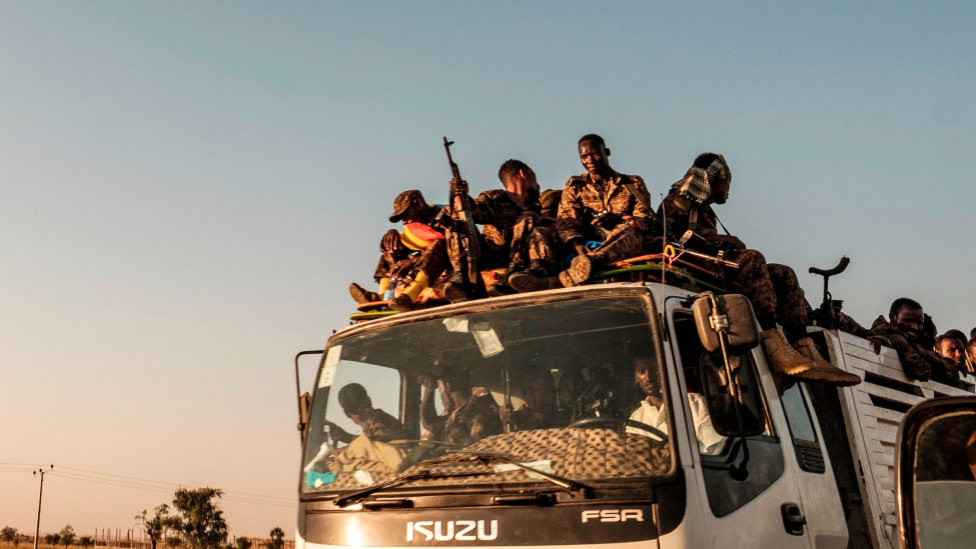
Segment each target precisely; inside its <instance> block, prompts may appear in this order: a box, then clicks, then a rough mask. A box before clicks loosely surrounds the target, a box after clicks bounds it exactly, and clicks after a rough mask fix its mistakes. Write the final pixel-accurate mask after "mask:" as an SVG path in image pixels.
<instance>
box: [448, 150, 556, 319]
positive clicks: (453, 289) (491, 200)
mask: <svg viewBox="0 0 976 549" xmlns="http://www.w3.org/2000/svg"><path fill="white" fill-rule="evenodd" d="M498 179H499V180H500V181H501V182H502V185H504V187H505V188H504V189H491V190H488V191H485V192H483V193H481V194H480V195H478V198H476V199H475V200H474V211H473V212H472V214H473V218H474V221H475V223H478V224H480V225H482V226H483V227H482V234H483V235H484V240H483V242H484V244H483V248H482V261H481V264H480V265H479V267H480V268H482V269H485V270H487V269H498V270H499V271H500V273H501V274H500V275H499V276H498V277H497V280H496V282H495V283H494V284H490V283H489V286H488V294H489V295H501V294H505V293H512V288H510V287H509V283H510V282H511V280H510V275H511V274H512V273H521V272H529V273H531V274H533V275H535V276H538V277H546V276H552V275H555V272H554V271H555V267H556V252H555V248H556V244H557V240H556V232H555V224H554V223H553V222H552V220H550V219H547V218H545V217H544V216H542V215H541V213H542V204H541V203H540V201H539V198H540V194H539V183H538V181H537V180H536V175H535V172H534V171H533V170H532V168H530V167H529V166H528V165H527V164H526V163H525V162H522V161H521V160H515V159H511V160H507V161H506V162H505V163H504V164H502V165H501V167H500V168H499V169H498ZM459 190H460V191H461V192H465V193H466V192H467V188H466V186H465V185H464V183H463V182H462V185H461V188H460V189H459ZM542 289H544V288H542ZM522 291H524V290H522ZM444 292H445V294H446V295H447V297H448V299H450V300H451V301H462V300H464V299H466V298H467V295H466V294H464V292H463V290H462V289H461V285H460V284H459V283H453V284H450V285H448V286H447V287H446V288H445V290H444Z"/></svg>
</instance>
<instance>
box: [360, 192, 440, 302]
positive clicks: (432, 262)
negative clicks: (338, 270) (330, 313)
mask: <svg viewBox="0 0 976 549" xmlns="http://www.w3.org/2000/svg"><path fill="white" fill-rule="evenodd" d="M441 210H442V208H441V207H440V206H434V205H430V204H428V203H427V201H426V200H424V195H423V194H422V193H421V192H420V191H418V190H409V191H404V192H402V193H400V194H399V195H398V196H397V197H396V199H395V200H394V201H393V214H392V215H391V216H390V223H397V222H400V221H402V222H403V225H404V229H403V232H402V233H400V232H398V231H396V230H394V229H390V230H389V231H387V232H386V234H385V235H383V238H382V240H381V241H380V260H379V263H378V264H377V265H376V271H375V272H374V274H373V278H374V280H376V282H377V284H379V292H371V291H367V290H365V289H364V288H363V287H362V286H360V285H358V284H356V283H355V282H354V283H352V284H350V285H349V293H350V295H352V297H353V299H355V300H356V302H357V303H370V302H374V301H381V300H383V299H384V294H386V293H387V290H394V289H395V286H396V283H397V282H398V281H400V280H403V279H404V278H411V279H412V281H411V283H410V284H408V285H407V286H406V288H404V289H403V290H402V291H401V293H400V295H399V296H396V297H394V298H393V299H392V300H390V308H391V309H393V310H395V311H410V310H412V309H413V306H414V302H415V301H416V300H417V297H418V296H419V295H420V293H421V292H423V291H424V289H426V288H427V286H428V285H429V284H431V283H432V282H433V281H435V280H436V279H437V278H438V277H440V276H441V274H442V273H443V272H444V269H445V268H446V267H447V266H449V262H448V256H447V242H446V241H445V240H444V239H443V234H444V232H445V231H446V229H447V227H446V219H445V216H444V215H441Z"/></svg>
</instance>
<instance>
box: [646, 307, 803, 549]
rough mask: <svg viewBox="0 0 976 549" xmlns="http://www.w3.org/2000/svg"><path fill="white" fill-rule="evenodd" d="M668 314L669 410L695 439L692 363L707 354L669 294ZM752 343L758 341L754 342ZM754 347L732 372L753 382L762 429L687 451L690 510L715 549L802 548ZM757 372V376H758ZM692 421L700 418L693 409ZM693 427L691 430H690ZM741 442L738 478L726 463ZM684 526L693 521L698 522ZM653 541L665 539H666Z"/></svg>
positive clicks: (767, 381) (772, 397)
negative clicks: (672, 368)
mask: <svg viewBox="0 0 976 549" xmlns="http://www.w3.org/2000/svg"><path fill="white" fill-rule="evenodd" d="M670 304H672V306H671V307H669V309H670V311H669V312H670V315H669V316H670V318H671V322H669V326H670V331H671V336H672V337H670V338H669V339H670V340H671V345H670V351H671V353H672V355H673V358H674V364H675V365H676V370H677V372H678V373H679V375H678V378H679V387H680V389H681V391H683V392H685V393H686V394H685V395H681V397H683V398H679V397H678V395H674V397H673V400H674V404H673V406H674V410H675V414H676V415H677V414H678V413H683V416H684V424H685V426H686V428H687V431H688V436H689V437H690V440H692V441H694V442H693V443H692V446H695V445H696V443H697V441H698V440H699V438H698V435H699V434H703V433H704V429H701V428H700V427H696V426H695V417H694V414H692V412H691V406H692V405H693V404H690V403H693V402H695V401H696V400H697V401H699V402H700V400H699V397H698V396H697V395H700V394H701V390H702V389H701V381H700V364H701V362H702V361H703V360H708V359H709V357H707V356H706V355H707V354H708V353H707V351H706V350H705V349H704V347H702V345H701V342H700V341H699V339H698V333H697V330H696V328H695V321H694V316H693V314H692V312H691V311H690V310H688V309H684V308H681V307H680V306H677V304H676V303H675V301H671V302H670ZM757 349H758V348H757ZM757 349H754V350H753V351H751V352H748V353H743V354H741V355H740V359H741V362H740V368H744V370H740V374H739V375H740V376H747V377H749V376H751V379H752V381H753V386H754V387H756V388H761V389H762V390H761V392H762V396H763V401H764V405H765V408H766V411H767V418H766V422H767V427H766V432H765V433H763V434H761V435H759V436H756V437H748V438H747V439H746V440H745V441H743V440H742V439H741V438H739V437H732V438H728V439H725V440H724V442H723V443H722V444H714V445H711V446H709V447H707V448H706V447H702V445H701V444H699V452H698V453H697V454H696V455H694V456H692V460H693V463H694V469H695V470H696V471H697V473H696V474H694V479H695V480H694V482H689V489H690V490H697V491H698V494H697V496H698V497H694V498H689V501H698V502H701V503H700V505H701V507H702V508H701V509H700V511H699V512H698V513H696V514H697V515H698V516H700V517H701V523H702V524H701V525H700V527H701V529H702V530H703V531H705V532H707V537H708V538H709V539H708V541H709V545H710V546H711V547H714V548H716V549H728V548H729V547H743V546H750V547H759V546H765V547H776V548H793V549H799V548H809V547H812V546H813V545H812V542H811V539H810V536H809V534H808V528H807V526H806V524H805V522H806V517H805V513H804V508H803V505H802V502H801V498H800V489H799V486H798V484H797V481H796V478H795V473H794V468H793V467H792V466H791V465H792V464H790V463H787V461H786V454H785V451H786V450H787V449H786V448H784V441H788V440H789V438H790V434H789V431H788V429H787V427H786V421H785V418H784V417H783V410H782V407H781V406H779V401H778V399H777V398H776V397H777V394H776V391H775V386H774V385H773V383H772V379H771V378H770V375H769V372H768V370H766V369H762V370H759V369H757V368H756V357H755V356H754V353H757V352H759V351H758V350H757ZM760 380H761V383H760ZM698 416H699V417H698V418H697V419H698V422H699V426H700V425H704V423H703V422H702V421H701V416H700V414H698ZM696 431H699V432H696ZM744 446H748V455H749V459H748V464H747V466H746V471H747V474H746V476H745V478H736V477H737V476H739V475H735V474H733V471H732V466H733V465H736V466H740V465H741V464H742V461H743V458H744V456H745V455H746V451H745V448H744ZM692 527H694V528H698V527H699V526H698V525H693V526H692ZM661 547H667V543H666V539H662V540H661Z"/></svg>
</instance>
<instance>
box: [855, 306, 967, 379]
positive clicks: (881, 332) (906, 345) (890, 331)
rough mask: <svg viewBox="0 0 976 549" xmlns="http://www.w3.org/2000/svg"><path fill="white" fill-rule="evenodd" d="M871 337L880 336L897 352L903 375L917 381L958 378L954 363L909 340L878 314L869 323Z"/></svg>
mask: <svg viewBox="0 0 976 549" xmlns="http://www.w3.org/2000/svg"><path fill="white" fill-rule="evenodd" d="M871 335H872V337H878V338H880V339H881V340H882V341H883V342H884V344H885V346H887V347H891V348H892V349H894V350H895V351H897V352H898V359H899V360H901V365H902V369H904V370H905V375H907V376H908V377H910V378H913V379H917V380H919V381H928V380H929V379H933V380H935V381H949V380H956V379H959V370H958V368H957V367H956V364H955V363H954V362H953V361H951V360H949V359H946V358H943V357H941V356H939V355H938V354H936V353H935V352H933V351H928V350H926V349H923V348H922V347H921V346H919V345H918V343H916V342H915V341H912V340H909V339H908V337H907V335H906V334H905V333H904V332H902V331H901V330H900V329H898V326H896V325H895V324H892V323H891V322H888V321H887V320H885V317H883V316H879V317H878V318H877V319H876V320H875V321H874V324H872V325H871Z"/></svg>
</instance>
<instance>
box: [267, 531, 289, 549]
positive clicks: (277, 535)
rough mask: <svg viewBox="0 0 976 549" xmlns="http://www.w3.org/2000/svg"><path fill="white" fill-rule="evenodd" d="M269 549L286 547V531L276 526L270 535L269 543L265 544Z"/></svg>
mask: <svg viewBox="0 0 976 549" xmlns="http://www.w3.org/2000/svg"><path fill="white" fill-rule="evenodd" d="M264 546H265V547H267V548H268V549H281V548H282V547H284V546H285V531H284V530H282V529H281V528H279V527H277V526H275V527H274V528H272V529H271V533H270V534H268V541H267V542H266V543H265V544H264Z"/></svg>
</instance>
